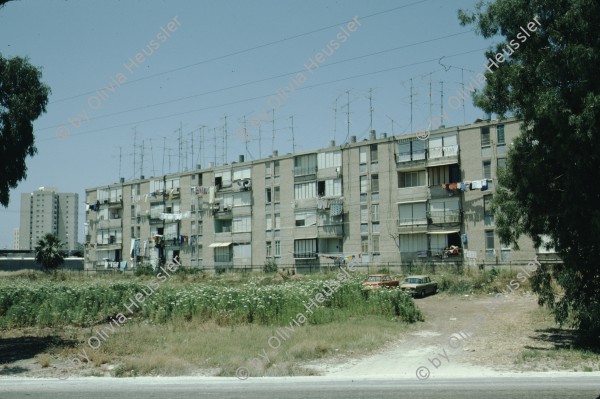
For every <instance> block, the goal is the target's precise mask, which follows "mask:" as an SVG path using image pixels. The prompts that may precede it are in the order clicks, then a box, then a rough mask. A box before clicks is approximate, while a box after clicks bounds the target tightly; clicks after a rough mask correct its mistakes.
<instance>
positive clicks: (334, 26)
mask: <svg viewBox="0 0 600 399" xmlns="http://www.w3.org/2000/svg"><path fill="white" fill-rule="evenodd" d="M428 1H431V0H419V1H414V2H412V3H408V4H405V5H402V6H398V7H394V8H390V9H388V10H383V11H379V12H376V13H373V14H368V15H365V16H363V17H360V19H361V20H365V19H368V18H373V17H375V16H378V15H382V14H387V13H390V12H394V11H398V10H401V9H403V8H407V7H410V6H413V5H417V4H421V3H425V2H428ZM351 21H353V19H350V20H346V21H343V22H340V23H337V24H333V25H328V26H325V27H322V28H318V29H315V30H311V31H308V32H304V33H299V34H297V35H293V36H288V37H285V38H283V39H278V40H275V41H272V42H267V43H263V44H259V45H258V46H254V47H249V48H246V49H243V50H238V51H234V52H232V53H228V54H225V55H220V56H218V57H213V58H208V59H206V60H202V61H199V62H195V63H193V64H189V65H185V66H182V67H178V68H174V69H170V70H167V71H163V72H158V73H155V74H152V75H148V76H144V77H142V78H138V79H133V80H129V81H127V82H124V83H123V84H121V86H125V85H128V84H131V83H135V82H141V81H143V80H148V79H152V78H155V77H157V76H162V75H166V74H169V73H173V72H177V71H182V70H184V69H188V68H192V67H194V66H198V65H202V64H207V63H209V62H213V61H218V60H222V59H225V58H229V57H233V56H234V55H240V54H244V53H248V52H250V51H254V50H258V49H261V48H264V47H268V46H272V45H274V44H279V43H283V42H286V41H288V40H293V39H297V38H299V37H303V36H308V35H311V34H313V33H317V32H321V31H324V30H327V29H331V28H337V27H339V26H340V25H343V24H346V23H348V22H351ZM96 90H98V89H96ZM96 90H92V91H88V92H85V93H81V94H77V95H74V96H71V97H65V98H61V99H58V100H55V101H52V102H51V103H50V104H53V103H59V102H63V101H68V100H72V99H75V98H79V97H83V96H86V95H88V94H94V93H95V92H96Z"/></svg>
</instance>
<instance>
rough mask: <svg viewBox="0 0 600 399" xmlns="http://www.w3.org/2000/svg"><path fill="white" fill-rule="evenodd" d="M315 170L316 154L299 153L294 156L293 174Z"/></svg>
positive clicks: (309, 172)
mask: <svg viewBox="0 0 600 399" xmlns="http://www.w3.org/2000/svg"><path fill="white" fill-rule="evenodd" d="M316 171H317V154H307V155H300V156H297V157H295V158H294V176H305V175H310V174H313V173H315V172H316Z"/></svg>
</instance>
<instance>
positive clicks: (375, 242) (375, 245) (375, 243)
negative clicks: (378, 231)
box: [373, 235, 379, 252]
mask: <svg viewBox="0 0 600 399" xmlns="http://www.w3.org/2000/svg"><path fill="white" fill-rule="evenodd" d="M373 252H379V236H378V235H374V236H373Z"/></svg>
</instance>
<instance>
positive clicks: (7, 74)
mask: <svg viewBox="0 0 600 399" xmlns="http://www.w3.org/2000/svg"><path fill="white" fill-rule="evenodd" d="M41 77H42V73H41V72H40V71H39V70H38V69H37V68H35V67H34V66H32V65H31V64H29V61H28V60H27V59H26V58H21V57H15V58H11V59H5V58H3V57H2V55H0V204H2V205H4V206H8V201H9V191H10V189H11V188H15V187H16V186H17V184H18V182H19V181H21V180H23V179H24V178H26V177H27V166H26V165H25V158H26V157H27V155H29V156H33V155H34V154H35V153H36V152H37V149H36V148H35V146H34V137H33V124H32V122H33V121H34V120H36V119H37V118H38V117H39V116H40V115H41V114H42V112H46V104H48V95H49V94H50V88H49V87H48V86H46V85H45V84H43V83H42V82H41Z"/></svg>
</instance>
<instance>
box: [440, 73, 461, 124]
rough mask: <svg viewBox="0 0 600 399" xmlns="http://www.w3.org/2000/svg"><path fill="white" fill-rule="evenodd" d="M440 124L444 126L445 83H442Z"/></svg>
mask: <svg viewBox="0 0 600 399" xmlns="http://www.w3.org/2000/svg"><path fill="white" fill-rule="evenodd" d="M440 85H441V89H440V96H441V98H440V124H442V125H443V124H444V81H441V82H440ZM464 110H465V102H464V100H463V119H464Z"/></svg>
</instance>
